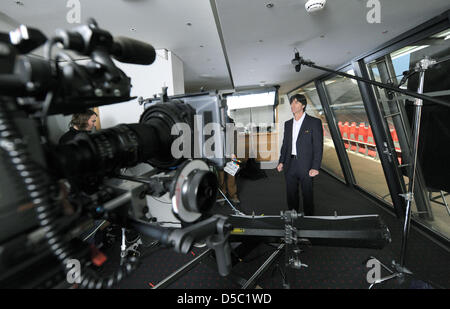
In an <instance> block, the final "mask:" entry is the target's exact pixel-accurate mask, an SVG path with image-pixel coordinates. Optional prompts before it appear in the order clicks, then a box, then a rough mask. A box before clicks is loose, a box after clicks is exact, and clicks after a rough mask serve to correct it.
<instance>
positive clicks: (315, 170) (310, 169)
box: [277, 94, 323, 216]
mask: <svg viewBox="0 0 450 309" xmlns="http://www.w3.org/2000/svg"><path fill="white" fill-rule="evenodd" d="M289 102H290V104H291V111H292V114H293V115H294V118H293V119H290V120H288V121H286V122H285V123H284V137H283V145H282V147H281V154H280V160H279V163H278V166H277V170H278V171H279V172H281V171H283V170H284V175H285V179H286V189H287V201H288V208H289V209H290V210H292V209H295V210H296V211H298V209H299V190H298V187H299V185H301V187H302V194H303V212H304V214H305V215H306V216H312V215H314V200H313V178H314V177H315V176H317V175H318V174H319V169H320V164H321V162H322V153H323V128H322V121H321V120H320V119H318V118H315V117H311V116H309V115H307V114H306V113H305V109H306V105H307V101H306V98H305V96H303V95H301V94H295V95H293V96H292V97H291V98H290V99H289Z"/></svg>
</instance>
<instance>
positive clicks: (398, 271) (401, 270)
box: [369, 57, 436, 289]
mask: <svg viewBox="0 0 450 309" xmlns="http://www.w3.org/2000/svg"><path fill="white" fill-rule="evenodd" d="M435 63H436V61H434V60H431V59H428V58H427V57H425V58H424V59H422V60H420V61H419V62H418V63H417V64H416V68H415V70H416V72H419V87H418V89H417V92H418V93H420V94H422V93H423V85H424V81H425V71H426V70H427V69H428V68H430V67H431V66H432V65H434V64H435ZM422 106H423V100H422V99H418V98H416V100H415V101H414V107H415V114H414V131H413V134H414V135H413V142H414V144H413V151H412V158H413V164H412V166H411V171H410V177H411V178H410V181H409V184H408V187H409V188H408V193H406V194H402V196H403V197H404V198H405V200H406V213H405V221H404V224H403V234H402V246H401V252H400V262H399V263H397V262H395V261H392V267H393V268H394V271H392V270H391V269H389V268H388V267H387V266H385V265H384V264H382V263H381V262H380V261H378V260H377V259H376V258H373V257H371V258H372V259H374V260H376V261H378V262H379V263H380V265H381V266H382V267H383V268H384V269H386V270H387V271H389V272H390V273H391V275H389V276H387V277H384V278H380V279H377V280H375V281H374V282H373V283H372V284H371V285H370V286H369V289H371V288H372V287H373V286H374V285H375V284H380V283H383V282H386V281H388V280H391V279H393V278H398V280H399V282H400V283H402V282H403V281H404V279H405V275H406V274H408V275H412V272H411V271H410V270H408V269H407V268H406V267H405V257H406V247H407V244H408V236H409V228H410V224H411V204H412V202H413V200H414V184H415V179H416V166H417V150H418V148H419V133H420V123H421V115H422Z"/></svg>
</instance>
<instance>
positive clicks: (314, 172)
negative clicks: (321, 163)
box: [309, 169, 319, 177]
mask: <svg viewBox="0 0 450 309" xmlns="http://www.w3.org/2000/svg"><path fill="white" fill-rule="evenodd" d="M317 175H319V171H318V170H315V169H310V170H309V177H315V176H317Z"/></svg>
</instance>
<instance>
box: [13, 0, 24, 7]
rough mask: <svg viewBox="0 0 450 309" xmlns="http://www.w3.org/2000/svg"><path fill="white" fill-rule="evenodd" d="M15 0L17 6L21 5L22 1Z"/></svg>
mask: <svg viewBox="0 0 450 309" xmlns="http://www.w3.org/2000/svg"><path fill="white" fill-rule="evenodd" d="M15 2H16V4H17V5H19V6H23V5H24V3H23V2H22V1H19V0H17V1H15Z"/></svg>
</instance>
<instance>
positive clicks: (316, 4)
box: [305, 0, 327, 13]
mask: <svg viewBox="0 0 450 309" xmlns="http://www.w3.org/2000/svg"><path fill="white" fill-rule="evenodd" d="M326 3H327V0H309V1H308V2H306V3H305V9H306V11H307V12H308V13H311V12H315V11H320V10H322V9H323V8H324V7H325V4H326Z"/></svg>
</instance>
